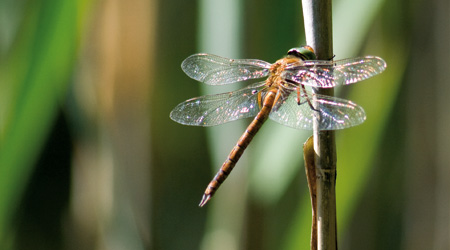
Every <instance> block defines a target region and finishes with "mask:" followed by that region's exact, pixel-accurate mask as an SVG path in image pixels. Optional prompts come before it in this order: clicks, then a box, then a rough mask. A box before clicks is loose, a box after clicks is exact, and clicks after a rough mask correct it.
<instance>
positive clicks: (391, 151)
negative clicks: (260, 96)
mask: <svg viewBox="0 0 450 250" xmlns="http://www.w3.org/2000/svg"><path fill="white" fill-rule="evenodd" d="M448 13H450V2H449V1H447V0H428V1H424V0H412V1H411V0H399V1H387V0H366V1H360V0H336V1H334V2H333V34H334V36H333V39H334V41H333V44H334V54H335V55H336V57H335V58H336V59H343V58H348V57H355V56H362V55H368V54H372V55H377V56H380V57H382V58H384V59H385V60H386V61H387V64H388V68H387V70H386V71H385V72H384V73H383V74H381V75H380V76H377V77H375V78H373V79H370V80H367V81H364V82H362V83H358V84H355V85H354V86H347V87H342V88H340V89H338V90H337V95H339V96H340V97H343V98H347V99H351V100H353V101H354V102H356V103H358V104H360V105H361V106H363V107H364V108H365V110H366V113H367V121H366V122H365V123H364V124H363V125H361V126H358V127H355V128H351V129H347V130H345V131H339V132H337V153H338V179H337V216H338V233H339V240H338V242H339V248H340V249H366V250H370V249H384V250H387V249H396V250H397V249H408V250H409V249H450V231H449V224H450V223H449V222H450V195H449V190H450V185H449V183H450V125H449V124H450V112H449V111H448V107H449V106H450V98H449V96H450V89H449V88H450V82H449V80H448V72H449V70H450V64H449V56H450V51H449V48H450V47H449V45H450V39H449V37H450V19H449V18H448ZM304 41H305V39H304V27H303V18H302V10H301V1H298V0H297V1H294V0H285V1H268V0H258V1H256V0H246V1H239V0H200V1H194V0H183V1H180V0H164V1H162V0H128V1H119V0H102V1H88V0H77V1H74V0H28V1H25V0H0V249H46V250H48V249H108V250H109V249H128V250H132V249H139V250H140V249H164V250H172V249H186V250H187V249H202V250H209V249H214V250H220V249H227V250H234V249H286V250H290V249H309V235H310V225H311V211H310V204H309V196H308V190H307V184H306V180H305V174H304V168H303V156H302V145H303V143H304V142H305V140H306V139H307V138H308V137H309V136H310V135H311V132H310V131H297V130H293V129H290V128H286V127H283V126H281V125H279V124H275V123H273V122H271V121H268V122H267V123H266V124H265V125H264V127H263V128H262V129H261V131H260V132H259V133H258V135H257V136H256V138H255V139H254V141H253V142H252V143H251V145H250V147H249V148H248V150H247V151H246V153H245V155H244V157H243V158H242V159H241V161H240V162H239V163H238V165H237V167H236V169H235V170H234V171H233V173H232V174H231V175H230V177H229V179H228V180H227V181H226V182H225V184H224V185H223V186H222V187H221V189H220V190H219V191H218V193H217V194H216V196H215V197H214V198H213V199H212V200H211V201H210V203H209V204H207V205H206V207H204V208H199V207H198V206H197V204H198V202H199V201H200V198H201V195H202V192H203V191H204V189H205V187H206V185H207V183H208V182H209V181H210V178H211V177H212V176H213V174H214V173H215V172H216V171H217V169H218V168H219V166H220V165H221V163H222V161H223V160H224V159H225V157H226V155H227V154H228V153H229V151H230V150H231V148H232V147H233V146H234V144H235V142H236V140H237V139H238V138H239V136H240V134H241V133H242V132H243V131H244V129H245V126H246V125H247V124H248V123H249V120H244V121H236V122H233V123H229V124H225V125H221V126H218V127H214V128H200V127H188V126H182V125H180V124H177V123H175V122H173V121H171V120H170V119H169V113H170V110H171V109H172V108H173V107H174V106H175V105H176V104H178V103H180V102H182V101H184V100H186V99H189V98H191V97H195V96H198V95H202V94H206V93H220V92H224V91H229V90H232V89H237V88H239V87H240V86H242V85H239V84H235V85H233V86H229V87H215V88H206V87H205V86H202V85H201V84H199V83H196V82H195V81H193V80H191V79H189V78H188V77H187V76H186V75H184V73H183V72H182V71H181V69H180V64H181V62H182V60H183V59H184V58H186V57H187V56H189V55H190V54H194V53H197V52H208V53H213V54H218V55H222V56H225V57H230V58H258V59H262V60H265V61H269V62H274V61H275V60H277V59H279V58H280V57H282V56H283V55H284V54H285V53H286V51H287V50H288V49H290V48H292V47H297V46H300V45H303V44H304ZM446 78H447V79H446Z"/></svg>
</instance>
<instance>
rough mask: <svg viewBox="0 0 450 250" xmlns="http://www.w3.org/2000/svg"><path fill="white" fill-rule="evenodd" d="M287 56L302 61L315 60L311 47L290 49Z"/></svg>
mask: <svg viewBox="0 0 450 250" xmlns="http://www.w3.org/2000/svg"><path fill="white" fill-rule="evenodd" d="M287 54H288V56H294V57H298V58H300V59H302V60H315V59H316V54H314V49H313V48H311V46H308V45H305V46H302V47H300V48H292V49H290V50H289V51H288V53H287Z"/></svg>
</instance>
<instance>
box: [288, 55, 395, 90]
mask: <svg viewBox="0 0 450 250" xmlns="http://www.w3.org/2000/svg"><path fill="white" fill-rule="evenodd" d="M385 69H386V62H385V61H384V60H383V59H381V58H380V57H376V56H366V57H358V58H351V59H344V60H338V61H321V60H311V61H304V62H299V63H295V64H292V65H290V66H288V68H287V69H286V70H285V72H284V73H283V75H282V76H283V77H284V78H285V79H287V80H291V81H294V82H296V83H300V84H303V85H307V86H312V87H320V88H331V87H334V86H337V85H347V84H352V83H355V82H359V81H362V80H365V79H368V78H370V77H372V76H375V75H377V74H380V73H381V72H383V71H384V70H385Z"/></svg>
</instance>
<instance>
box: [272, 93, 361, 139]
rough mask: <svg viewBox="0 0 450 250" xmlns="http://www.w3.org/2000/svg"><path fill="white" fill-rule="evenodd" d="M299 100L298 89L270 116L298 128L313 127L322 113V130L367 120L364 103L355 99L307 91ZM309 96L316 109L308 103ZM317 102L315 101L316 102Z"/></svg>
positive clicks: (279, 103) (347, 126) (279, 104)
mask: <svg viewBox="0 0 450 250" xmlns="http://www.w3.org/2000/svg"><path fill="white" fill-rule="evenodd" d="M305 93H306V94H302V96H301V97H300V101H301V102H300V104H298V101H297V99H298V98H297V92H295V91H293V92H291V94H290V95H289V96H288V97H287V98H284V100H283V99H279V101H278V102H277V103H276V104H275V106H274V108H273V109H272V112H271V113H270V116H269V117H270V119H272V120H274V121H276V122H278V123H281V124H283V125H285V126H288V127H292V128H296V129H308V130H311V129H313V121H314V119H315V118H314V116H315V115H320V119H319V120H320V124H319V129H320V130H338V129H344V128H349V127H353V126H356V125H359V124H361V123H363V122H364V120H365V119H366V115H365V112H364V109H363V108H362V107H361V106H358V105H357V104H355V103H353V102H352V101H349V100H345V99H340V98H336V97H331V96H325V95H315V97H313V94H312V93H310V92H305ZM307 98H309V100H310V102H311V104H312V105H317V106H315V109H316V110H317V111H315V110H313V109H311V106H310V105H309V104H308V102H307ZM314 101H315V103H314Z"/></svg>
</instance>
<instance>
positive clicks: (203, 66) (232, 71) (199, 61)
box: [181, 54, 271, 85]
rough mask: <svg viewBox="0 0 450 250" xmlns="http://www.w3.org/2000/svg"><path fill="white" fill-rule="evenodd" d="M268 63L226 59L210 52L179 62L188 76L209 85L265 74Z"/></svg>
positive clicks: (267, 71)
mask: <svg viewBox="0 0 450 250" xmlns="http://www.w3.org/2000/svg"><path fill="white" fill-rule="evenodd" d="M270 65H271V64H270V63H267V62H264V61H261V60H256V59H236V60H234V59H228V58H224V57H220V56H216V55H210V54H195V55H192V56H189V57H188V58H186V59H185V60H184V61H183V63H181V68H182V69H183V71H184V72H185V73H186V75H188V76H189V77H191V78H193V79H195V80H197V81H200V82H204V83H206V84H209V85H224V84H229V83H233V82H240V81H245V80H247V79H255V78H261V77H264V76H267V75H268V74H269V68H270Z"/></svg>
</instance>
